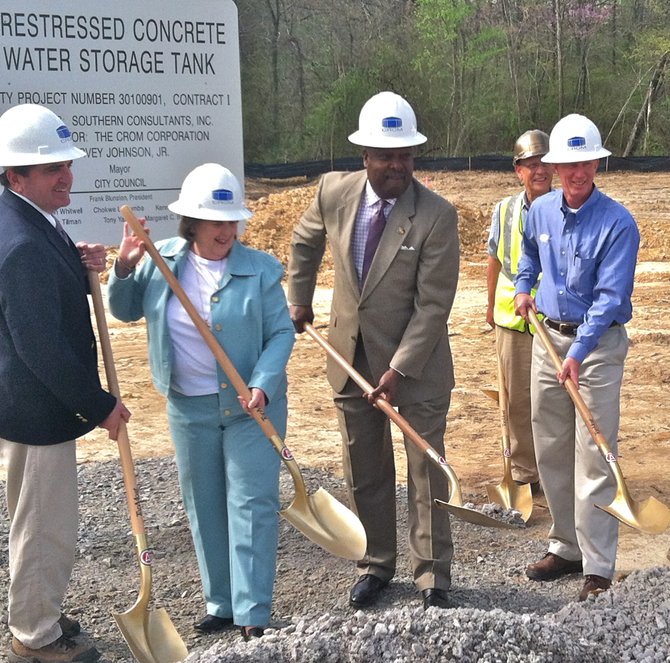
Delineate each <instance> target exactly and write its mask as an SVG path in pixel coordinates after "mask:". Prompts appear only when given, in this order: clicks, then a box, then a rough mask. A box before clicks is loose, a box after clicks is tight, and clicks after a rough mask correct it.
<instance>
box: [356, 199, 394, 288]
mask: <svg viewBox="0 0 670 663" xmlns="http://www.w3.org/2000/svg"><path fill="white" fill-rule="evenodd" d="M387 205H388V202H387V201H385V200H382V201H381V203H380V205H379V211H378V212H377V214H375V215H374V217H372V220H371V221H370V229H369V230H368V238H367V240H365V253H364V254H363V270H362V272H361V283H365V278H366V277H367V275H368V271H369V270H370V265H371V264H372V259H373V258H374V257H375V252H376V251H377V247H378V246H379V240H380V239H381V237H382V233H383V232H384V227H385V226H386V214H384V210H385V209H386V206H387Z"/></svg>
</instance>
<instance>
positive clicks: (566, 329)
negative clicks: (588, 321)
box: [544, 318, 579, 336]
mask: <svg viewBox="0 0 670 663" xmlns="http://www.w3.org/2000/svg"><path fill="white" fill-rule="evenodd" d="M544 324H545V325H547V327H551V329H555V330H556V331H557V332H558V333H559V334H563V336H577V327H579V325H576V324H574V323H572V322H560V321H559V320H552V319H551V318H545V319H544Z"/></svg>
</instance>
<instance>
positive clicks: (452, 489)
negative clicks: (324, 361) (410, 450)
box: [305, 324, 516, 529]
mask: <svg viewBox="0 0 670 663" xmlns="http://www.w3.org/2000/svg"><path fill="white" fill-rule="evenodd" d="M305 331H306V332H307V333H308V334H309V335H310V336H311V337H312V338H313V339H314V340H315V341H316V342H317V343H318V344H319V345H320V346H321V347H322V348H323V349H324V350H325V351H326V353H327V354H329V355H330V356H331V357H332V358H333V359H334V360H335V361H336V362H337V364H338V366H340V368H342V369H343V370H344V371H346V373H347V374H348V375H349V377H350V378H351V379H352V380H353V381H354V382H355V383H356V384H357V385H358V386H359V387H360V388H361V389H362V390H363V391H364V392H365V393H366V394H370V393H372V392H373V391H374V389H373V387H372V385H371V384H370V383H369V382H368V381H367V380H366V379H365V378H364V377H363V376H362V375H361V374H360V373H359V372H358V371H356V369H355V368H354V367H353V366H351V365H350V364H349V363H348V362H347V361H346V360H345V359H344V357H343V356H342V355H341V354H340V353H339V352H338V351H337V350H336V349H335V348H334V347H333V346H332V345H330V343H328V341H326V339H325V338H323V336H321V334H319V332H318V331H317V330H316V329H314V327H313V326H312V325H310V324H305ZM375 405H376V406H377V407H378V408H379V409H380V410H381V411H382V412H383V413H384V414H385V415H386V416H387V417H388V418H389V419H391V421H393V422H394V423H395V424H396V425H397V426H398V428H400V430H401V431H402V432H403V433H404V434H405V435H407V437H408V438H409V439H410V440H412V442H413V443H414V444H415V445H416V446H417V447H418V448H419V449H420V450H421V451H423V453H424V454H426V456H428V458H429V459H430V460H431V461H432V462H433V463H435V464H436V465H437V467H439V468H440V470H441V471H442V472H443V473H444V474H445V475H446V477H447V481H448V483H449V501H448V502H444V501H443V500H437V499H436V500H435V503H436V505H437V506H438V507H440V508H442V509H446V510H447V511H449V512H450V513H451V514H452V515H454V516H456V517H457V518H460V519H461V520H465V521H467V522H469V523H474V524H475V525H483V526H484V527H499V528H509V529H512V528H516V526H515V525H512V524H510V523H507V522H504V521H502V520H497V519H496V518H491V517H490V516H487V515H486V514H485V513H482V512H481V511H476V510H475V509H468V508H467V507H465V506H463V494H462V493H461V486H460V483H459V481H458V477H457V476H456V473H455V472H454V470H453V469H452V468H451V466H450V465H449V463H447V461H446V460H445V459H444V458H443V457H442V456H440V455H439V454H438V453H437V451H435V449H433V447H431V446H430V445H429V444H428V442H426V441H425V440H424V439H423V438H422V437H421V436H420V435H419V434H418V433H417V432H416V431H415V430H414V429H413V428H412V427H411V426H410V425H409V423H408V422H407V420H406V419H405V418H404V417H402V416H401V415H400V414H399V413H398V412H396V410H395V408H394V407H393V406H392V405H391V404H390V403H389V402H388V401H385V400H384V399H383V398H378V399H377V400H376V401H375Z"/></svg>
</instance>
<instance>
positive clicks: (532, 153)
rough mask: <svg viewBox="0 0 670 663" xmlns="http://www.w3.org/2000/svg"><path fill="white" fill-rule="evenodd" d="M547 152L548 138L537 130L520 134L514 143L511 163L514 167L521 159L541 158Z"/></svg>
mask: <svg viewBox="0 0 670 663" xmlns="http://www.w3.org/2000/svg"><path fill="white" fill-rule="evenodd" d="M547 152H549V136H548V135H547V134H546V133H544V131H540V130H539V129H531V130H530V131H526V132H524V133H522V134H521V135H520V136H519V137H518V138H517V140H516V143H514V157H513V158H512V163H513V164H514V165H515V166H516V164H517V162H519V161H521V159H529V158H530V157H538V156H539V157H541V156H544V155H545V154H546V153H547Z"/></svg>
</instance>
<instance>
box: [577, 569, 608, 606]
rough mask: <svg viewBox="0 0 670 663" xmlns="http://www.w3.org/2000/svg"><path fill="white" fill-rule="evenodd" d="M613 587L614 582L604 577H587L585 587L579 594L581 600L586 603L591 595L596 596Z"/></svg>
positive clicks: (585, 577)
mask: <svg viewBox="0 0 670 663" xmlns="http://www.w3.org/2000/svg"><path fill="white" fill-rule="evenodd" d="M611 586H612V581H611V580H610V579H609V578H603V577H602V576H595V575H586V576H584V586H583V587H582V591H581V592H579V600H580V601H586V599H587V598H589V595H590V594H593V595H594V596H595V595H597V594H602V593H603V592H606V591H607V590H608V589H609V588H610V587H611Z"/></svg>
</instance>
